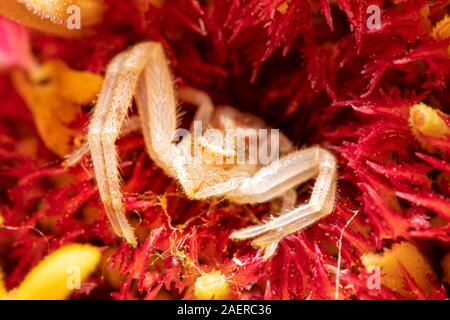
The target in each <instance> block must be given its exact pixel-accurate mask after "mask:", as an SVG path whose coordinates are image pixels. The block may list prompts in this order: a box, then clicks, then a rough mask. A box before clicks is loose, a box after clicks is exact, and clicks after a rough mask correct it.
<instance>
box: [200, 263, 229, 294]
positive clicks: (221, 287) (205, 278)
mask: <svg viewBox="0 0 450 320" xmlns="http://www.w3.org/2000/svg"><path fill="white" fill-rule="evenodd" d="M194 295H195V297H196V299H199V300H224V299H229V298H230V287H229V285H228V281H227V279H226V278H225V275H224V274H223V273H222V272H220V271H219V270H216V271H212V272H210V273H206V274H203V275H201V276H200V277H198V278H197V280H196V281H195V285H194Z"/></svg>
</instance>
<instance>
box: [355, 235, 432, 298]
mask: <svg viewBox="0 0 450 320" xmlns="http://www.w3.org/2000/svg"><path fill="white" fill-rule="evenodd" d="M362 262H363V264H364V266H365V267H366V269H368V270H370V269H372V268H373V267H380V268H381V283H382V284H383V285H385V286H386V287H388V288H390V289H392V290H393V291H396V292H398V293H400V294H402V295H404V296H405V297H409V296H410V293H409V292H408V291H406V290H405V289H404V281H405V279H404V277H403V271H402V268H401V265H402V266H403V267H404V268H405V269H406V271H407V272H408V273H409V274H410V275H411V277H412V278H413V279H414V281H415V282H416V283H417V284H418V285H419V286H420V287H421V288H422V289H423V290H425V291H426V292H430V290H431V289H432V284H431V283H430V280H429V279H428V276H429V275H431V276H432V277H435V276H436V275H435V274H434V272H433V270H432V268H431V266H430V263H429V262H428V260H427V259H426V258H425V257H424V256H423V255H422V253H421V252H420V251H419V250H418V249H417V248H416V247H415V246H414V245H412V244H411V243H409V242H401V243H396V244H394V245H393V246H392V249H386V250H385V251H384V252H383V254H381V255H378V254H374V253H369V254H366V255H364V256H363V257H362Z"/></svg>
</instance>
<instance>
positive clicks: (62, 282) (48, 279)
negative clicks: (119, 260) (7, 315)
mask: <svg viewBox="0 0 450 320" xmlns="http://www.w3.org/2000/svg"><path fill="white" fill-rule="evenodd" d="M100 256H101V254H100V250H99V249H98V248H96V247H94V246H91V245H81V244H70V245H66V246H64V247H61V248H59V249H58V250H56V251H55V252H53V253H51V254H50V255H49V256H47V257H46V258H45V259H44V260H42V261H41V262H40V263H39V264H38V265H37V266H36V267H34V268H33V270H31V271H30V273H29V274H27V276H26V277H25V279H24V280H23V282H22V283H21V284H20V286H19V287H18V288H17V289H15V290H13V291H11V292H10V293H9V295H8V297H9V298H10V299H17V300H36V299H42V300H61V299H66V298H68V297H69V296H70V293H71V292H72V290H73V289H74V283H75V282H77V281H79V282H83V281H84V280H86V278H87V277H88V276H89V275H90V274H91V273H92V272H93V271H94V270H95V269H96V267H97V264H98V263H99V261H100Z"/></svg>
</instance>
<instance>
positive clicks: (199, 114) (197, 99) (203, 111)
mask: <svg viewBox="0 0 450 320" xmlns="http://www.w3.org/2000/svg"><path fill="white" fill-rule="evenodd" d="M178 96H179V98H180V99H181V100H183V101H185V102H188V103H190V104H192V105H194V106H197V110H196V112H195V115H194V119H193V121H192V125H191V130H193V129H194V127H193V126H194V122H195V121H200V122H202V123H203V124H207V123H209V121H210V120H211V118H212V116H213V113H214V104H213V102H212V100H211V98H210V97H209V95H207V94H206V93H205V92H203V91H201V90H197V89H194V88H191V87H182V88H180V89H179V90H178Z"/></svg>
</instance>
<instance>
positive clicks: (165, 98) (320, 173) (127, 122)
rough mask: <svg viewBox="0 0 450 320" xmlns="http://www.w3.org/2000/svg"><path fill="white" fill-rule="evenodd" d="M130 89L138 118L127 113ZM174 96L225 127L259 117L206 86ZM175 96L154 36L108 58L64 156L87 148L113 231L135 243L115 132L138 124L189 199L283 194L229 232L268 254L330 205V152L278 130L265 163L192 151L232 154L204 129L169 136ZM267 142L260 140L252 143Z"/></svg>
mask: <svg viewBox="0 0 450 320" xmlns="http://www.w3.org/2000/svg"><path fill="white" fill-rule="evenodd" d="M133 95H134V97H135V100H136V105H137V108H138V114H139V119H136V118H135V117H134V118H133V117H132V118H129V119H127V113H128V109H129V107H130V105H131V101H132V98H133ZM179 96H180V98H181V99H182V100H184V101H185V102H189V103H191V104H193V105H196V106H197V112H196V114H195V116H194V120H198V121H202V122H203V123H206V124H207V126H209V127H213V128H216V129H219V130H222V131H224V130H225V129H230V128H232V129H239V128H252V127H253V128H264V127H266V125H265V124H264V122H263V121H262V120H261V119H259V118H257V117H255V116H252V115H249V114H246V113H241V112H239V111H238V110H236V109H234V108H231V107H216V108H215V107H214V106H213V104H212V102H211V100H210V98H209V96H207V95H206V94H205V93H203V92H201V91H198V90H195V89H190V88H184V89H183V88H182V89H180V91H179ZM178 118H179V115H178V114H177V99H176V95H175V90H174V84H173V80H172V76H171V72H170V68H169V63H168V61H167V58H166V57H165V54H164V50H163V48H162V46H161V44H159V43H155V42H145V43H140V44H137V45H135V46H133V47H132V48H130V49H128V50H127V51H124V52H122V53H119V54H118V55H117V56H115V57H114V58H113V60H112V61H111V62H110V64H109V65H108V68H107V71H106V76H105V81H104V84H103V88H102V90H101V93H100V96H99V99H98V102H97V104H96V106H95V109H94V113H93V116H92V118H91V120H90V124H89V127H88V134H87V145H86V146H85V147H82V148H81V149H80V150H78V151H76V152H75V153H74V154H72V155H71V156H70V157H69V159H68V160H67V163H68V164H69V165H73V164H75V163H76V162H77V161H78V160H79V159H81V158H82V156H83V155H84V154H85V153H87V152H90V154H91V158H92V162H93V166H94V173H95V178H96V180H97V186H98V190H99V193H100V197H101V200H102V203H103V205H104V208H105V211H106V214H107V216H108V218H109V220H110V222H111V225H112V228H113V229H114V231H115V233H116V234H117V235H118V236H121V237H123V238H124V239H125V240H126V241H127V242H128V243H130V244H131V245H133V246H136V244H137V243H136V238H135V236H134V232H133V230H132V228H131V226H130V225H129V223H128V221H127V219H126V217H125V208H124V204H123V196H122V192H121V181H120V175H119V171H118V161H117V156H116V148H115V141H116V139H117V138H118V137H119V135H120V134H121V131H122V134H125V133H127V132H130V131H133V130H136V129H138V128H141V130H142V133H143V136H144V141H145V146H146V150H147V152H148V154H149V156H150V158H151V159H152V160H153V161H154V163H155V164H156V165H158V166H159V167H160V168H162V169H163V170H164V171H165V173H166V174H167V175H169V176H171V177H173V178H174V179H176V180H177V181H178V182H179V183H180V185H181V187H182V188H183V191H184V192H185V194H186V195H187V196H188V197H189V198H191V199H208V198H212V197H223V198H227V199H228V200H229V201H232V202H235V203H238V204H254V203H262V202H266V201H269V200H272V199H274V198H280V199H281V200H282V209H281V212H280V214H279V215H278V216H276V217H274V218H272V219H271V220H270V221H268V222H265V223H262V224H260V225H255V226H251V227H247V228H244V229H241V230H237V231H234V232H233V233H232V234H231V235H230V237H231V239H234V240H244V239H253V241H252V244H253V245H254V246H256V247H259V248H261V249H264V257H265V258H266V259H267V258H269V257H270V256H272V255H273V253H274V252H275V250H276V249H277V246H278V243H279V242H280V240H282V239H283V238H284V237H286V236H287V235H289V234H292V233H294V232H297V231H299V230H302V229H304V228H306V227H308V226H309V225H311V224H313V223H315V222H316V221H318V220H319V219H321V218H322V217H324V216H326V215H328V214H330V213H331V212H332V211H333V207H334V201H335V194H336V183H337V182H336V176H337V164H336V159H335V157H334V156H333V154H331V153H330V152H329V151H327V150H325V149H323V148H321V147H318V146H314V147H310V148H306V149H302V150H294V148H293V146H292V143H291V142H290V141H289V140H288V139H287V138H286V137H285V136H284V135H280V139H279V150H280V153H281V157H280V158H278V159H276V160H274V161H272V162H270V163H269V164H267V165H262V164H261V163H256V164H255V163H253V164H247V163H239V164H238V163H237V162H233V160H232V161H231V163H230V162H227V163H226V164H223V163H219V162H217V161H215V160H214V159H213V160H211V157H201V158H200V159H199V158H198V157H194V155H193V154H192V152H190V150H191V149H190V148H191V146H192V145H193V144H194V145H198V146H200V148H201V150H202V151H205V150H206V152H207V154H209V155H213V156H216V157H217V156H219V157H220V156H226V157H230V156H231V159H234V158H233V155H235V154H236V151H237V150H236V149H233V148H231V149H230V148H229V145H227V147H228V149H227V147H224V146H223V145H217V144H215V142H214V141H212V140H208V139H205V138H204V137H201V139H200V138H195V137H194V138H192V137H185V138H183V139H182V140H181V142H179V143H175V142H174V136H175V135H176V133H177V120H178ZM267 143H269V142H268V141H259V145H264V144H266V146H267ZM315 176H317V179H316V182H315V185H314V188H313V191H312V194H311V198H310V200H309V201H308V202H307V203H306V204H301V205H299V206H295V203H296V193H295V192H294V188H295V187H296V186H298V185H299V184H301V183H304V182H306V181H308V180H310V179H312V178H314V177H315Z"/></svg>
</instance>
